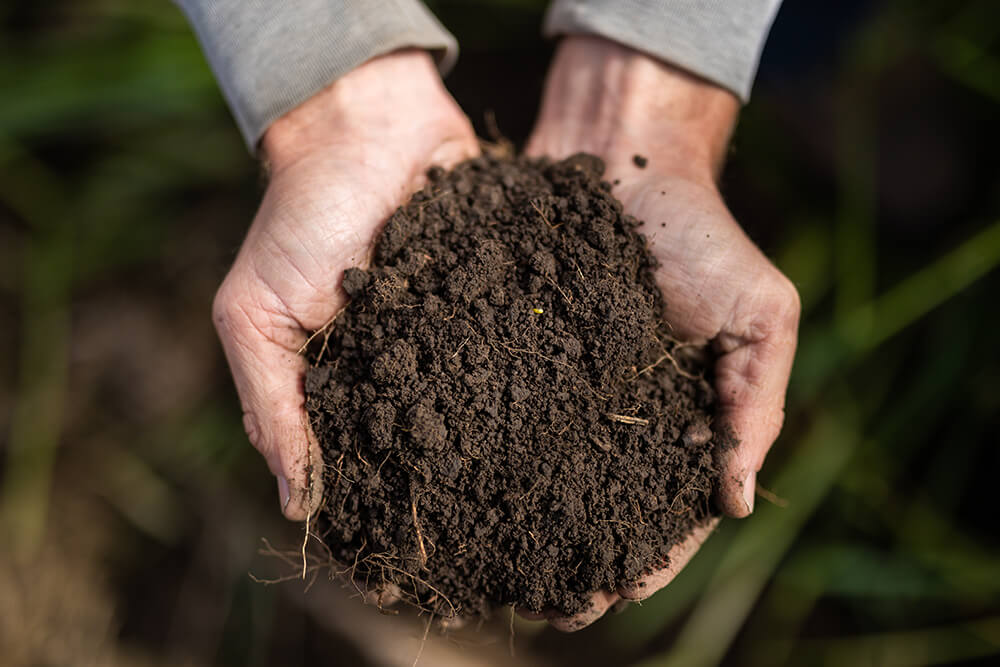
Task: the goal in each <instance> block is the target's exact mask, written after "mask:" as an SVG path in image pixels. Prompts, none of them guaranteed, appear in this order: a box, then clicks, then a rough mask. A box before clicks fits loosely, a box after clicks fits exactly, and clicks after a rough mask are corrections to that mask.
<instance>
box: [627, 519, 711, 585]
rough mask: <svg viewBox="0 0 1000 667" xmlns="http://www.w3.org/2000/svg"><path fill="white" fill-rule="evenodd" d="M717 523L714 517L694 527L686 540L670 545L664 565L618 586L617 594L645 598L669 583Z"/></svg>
mask: <svg viewBox="0 0 1000 667" xmlns="http://www.w3.org/2000/svg"><path fill="white" fill-rule="evenodd" d="M718 525H719V519H717V518H716V519H712V520H710V521H709V522H708V523H706V524H703V525H701V526H698V527H697V528H695V529H694V530H693V531H691V534H690V535H689V536H688V538H687V539H686V540H684V541H683V542H681V543H680V544H677V545H675V546H673V547H671V549H670V551H669V552H667V566H666V567H664V568H663V569H660V570H657V571H655V572H652V573H650V574H647V575H646V576H644V577H642V578H641V579H639V581H637V582H635V583H634V584H630V585H628V586H620V587H619V588H618V594H619V595H620V596H621V597H622V598H623V599H625V600H632V601H636V600H645V599H646V598H648V597H649V596H650V595H652V594H653V593H655V592H657V591H658V590H660V589H661V588H663V587H664V586H666V585H667V584H669V583H670V582H671V581H673V580H674V577H676V576H677V575H678V574H680V571H681V570H683V569H684V566H685V565H687V564H688V561H690V560H691V558H692V557H693V556H694V555H695V553H697V551H698V549H699V548H701V545H702V543H703V542H704V541H705V540H706V539H708V536H709V535H711V534H712V531H714V530H715V528H716V526H718Z"/></svg>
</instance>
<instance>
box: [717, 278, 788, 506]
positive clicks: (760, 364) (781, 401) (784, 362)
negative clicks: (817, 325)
mask: <svg viewBox="0 0 1000 667" xmlns="http://www.w3.org/2000/svg"><path fill="white" fill-rule="evenodd" d="M774 275H775V276H776V277H775V278H773V279H772V284H771V285H770V286H767V287H765V288H764V289H763V290H761V292H759V294H762V295H763V296H762V297H760V298H758V299H757V302H756V303H754V304H749V305H748V306H747V307H745V308H740V309H739V311H738V312H740V311H741V312H744V313H747V314H746V315H737V318H736V319H737V321H734V322H730V323H729V324H727V326H726V327H724V329H723V333H721V334H719V336H717V337H716V340H715V346H716V348H717V350H718V351H719V352H720V353H721V356H720V357H719V358H718V359H717V360H716V365H715V383H716V390H717V391H718V394H719V407H718V416H719V420H720V424H721V425H723V426H729V427H730V428H731V429H732V431H733V432H734V433H735V435H736V437H737V439H738V440H739V444H737V445H736V446H735V447H732V448H729V449H725V448H723V449H720V450H718V451H717V454H716V459H717V465H718V467H719V469H720V473H721V474H720V480H719V484H718V487H717V489H716V493H715V497H716V503H717V504H718V506H719V508H720V509H721V510H722V511H723V512H724V513H726V514H727V515H729V516H733V517H744V516H747V515H748V514H750V513H751V512H752V511H753V507H754V489H755V488H756V474H757V471H758V470H760V468H761V466H762V465H763V463H764V457H765V456H766V455H767V452H768V450H769V449H770V448H771V445H772V444H773V443H774V441H775V440H776V439H777V437H778V433H779V432H780V431H781V426H782V423H783V422H784V417H785V391H786V389H787V387H788V378H789V376H790V374H791V370H792V361H793V359H794V357H795V346H796V338H797V335H798V322H799V308H800V306H799V298H798V293H797V292H796V291H795V288H794V287H793V286H792V284H791V283H790V282H789V281H788V280H787V279H785V278H784V277H783V276H781V274H779V273H777V271H775V272H774ZM728 332H738V333H735V334H734V333H728Z"/></svg>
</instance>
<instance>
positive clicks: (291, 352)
mask: <svg viewBox="0 0 1000 667" xmlns="http://www.w3.org/2000/svg"><path fill="white" fill-rule="evenodd" d="M239 281H240V277H239V271H238V269H234V272H233V274H231V276H230V277H227V279H226V281H225V282H224V283H223V286H222V287H221V288H220V289H219V293H218V294H217V296H216V300H215V304H214V306H213V321H214V322H215V326H216V330H217V331H218V333H219V339H220V340H221V341H222V346H223V349H224V350H225V353H226V359H227V360H228V362H229V367H230V369H231V371H232V374H233V379H234V381H235V383H236V390H237V392H238V394H239V396H240V403H241V404H242V406H243V425H244V428H245V430H246V432H247V436H248V437H249V439H250V442H251V444H253V446H254V447H255V448H256V449H257V450H258V451H259V452H260V453H261V454H262V455H263V456H264V458H265V459H266V461H267V464H268V467H269V468H270V470H271V472H272V473H273V474H274V475H275V476H276V477H277V478H278V490H279V502H280V503H281V509H282V511H283V512H284V514H285V516H286V517H287V518H289V519H292V520H295V521H301V520H304V519H306V518H307V517H308V516H309V515H310V514H311V513H312V512H315V511H316V510H317V509H318V508H319V504H320V501H321V499H322V496H323V482H322V474H321V473H322V453H321V451H320V448H319V444H318V442H317V441H316V438H315V436H314V435H313V434H312V429H311V428H310V426H309V419H308V415H307V414H306V411H305V393H304V388H303V385H302V375H303V373H304V372H305V360H304V359H303V358H302V357H301V356H299V355H298V354H297V351H298V345H301V340H302V339H303V338H304V334H303V333H302V332H301V331H300V330H299V329H298V327H297V326H296V324H295V323H294V322H291V321H288V320H286V319H285V318H282V317H281V316H279V315H276V312H277V311H276V310H274V309H271V308H270V307H269V306H268V305H267V304H253V305H252V306H248V305H246V304H245V302H243V301H241V298H242V297H238V296H236V294H247V293H254V292H246V291H241V290H240V288H239V287H234V286H233V285H234V284H238V283H239Z"/></svg>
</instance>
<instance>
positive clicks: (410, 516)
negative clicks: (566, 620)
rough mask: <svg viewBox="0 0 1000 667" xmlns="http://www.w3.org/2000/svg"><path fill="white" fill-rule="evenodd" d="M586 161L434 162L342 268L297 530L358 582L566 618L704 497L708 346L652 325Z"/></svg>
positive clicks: (650, 560)
mask: <svg viewBox="0 0 1000 667" xmlns="http://www.w3.org/2000/svg"><path fill="white" fill-rule="evenodd" d="M635 163H636V165H637V166H640V167H643V166H645V159H644V158H641V156H636V157H635ZM603 169H604V167H603V164H602V163H601V161H600V160H599V159H597V158H595V157H593V156H590V155H576V156H573V157H571V158H568V159H566V160H563V161H561V162H552V161H548V160H544V159H543V160H534V159H528V158H498V157H491V156H484V157H481V158H477V159H474V160H470V161H467V162H465V163H463V164H461V165H459V166H458V167H457V168H456V169H454V170H453V171H450V172H445V171H443V170H441V169H434V170H431V171H430V172H429V174H428V183H427V185H426V186H425V187H424V188H423V189H422V190H421V191H419V192H417V193H416V194H415V195H414V196H413V198H412V199H411V200H410V202H409V203H408V204H406V205H405V206H403V207H401V208H400V209H399V210H397V211H396V212H395V213H394V214H393V215H392V216H391V217H390V218H389V220H388V222H387V223H386V226H385V229H384V230H383V232H382V234H381V235H380V237H379V239H378V241H377V244H376V248H375V252H374V256H373V262H372V266H370V267H364V268H352V269H348V270H347V271H346V272H345V274H344V279H343V285H344V289H345V290H346V291H347V292H348V294H349V295H350V296H351V298H352V301H351V303H350V305H349V306H348V307H347V308H346V309H345V310H344V311H343V312H342V313H341V314H340V315H339V316H338V318H337V319H336V321H335V322H333V324H332V325H331V326H330V327H329V329H328V331H327V332H324V335H323V336H321V337H317V339H316V340H314V341H313V342H312V343H311V344H310V346H309V350H308V352H307V355H308V356H309V359H310V362H311V366H312V367H311V369H310V370H309V372H308V373H307V376H306V387H305V388H306V395H307V409H308V411H309V416H310V419H311V421H312V424H313V427H314V431H315V433H316V436H317V437H318V439H319V442H320V443H321V445H322V448H323V453H324V461H325V462H326V468H325V483H326V497H325V498H324V504H323V508H322V511H321V512H320V514H319V516H317V517H314V519H313V521H314V532H316V533H317V534H319V535H320V536H321V537H322V539H323V540H324V542H325V543H326V545H327V546H328V547H329V549H330V552H331V554H332V555H333V557H334V558H335V559H336V560H338V561H339V562H341V563H345V564H348V566H349V571H350V573H351V576H352V577H353V579H354V581H355V582H356V583H357V584H358V585H359V586H360V587H364V588H366V589H368V590H373V589H379V590H385V589H386V588H387V587H388V586H389V585H395V586H396V587H397V588H398V590H399V595H400V597H401V598H402V599H404V600H406V601H409V602H411V603H413V604H417V605H420V606H422V607H423V608H425V609H427V610H428V611H430V612H432V613H433V614H435V615H436V616H439V617H445V618H448V617H452V616H454V615H455V614H456V613H457V614H460V615H489V614H490V612H491V611H493V610H496V609H498V608H499V607H501V606H509V605H513V606H515V607H517V608H523V609H527V610H531V611H535V612H540V611H542V610H544V609H556V610H558V611H560V612H563V613H566V614H574V613H578V612H581V611H583V610H585V609H586V608H587V606H588V604H589V599H590V596H591V594H592V593H593V592H595V591H597V590H600V589H614V588H616V587H618V586H623V585H628V584H631V583H633V582H635V581H636V580H637V579H639V578H640V577H641V576H642V575H643V574H645V573H647V572H649V571H651V570H652V569H653V568H655V567H659V566H661V565H662V563H663V562H664V559H665V558H666V556H667V553H668V552H669V550H670V548H671V547H672V546H674V545H675V544H678V543H680V542H681V541H682V540H683V539H684V538H685V537H686V536H687V534H688V533H689V532H690V531H691V530H692V528H693V527H695V526H697V525H700V524H703V523H704V522H706V521H708V520H709V519H710V518H711V516H713V514H714V513H715V510H714V508H713V507H712V505H711V502H710V495H711V491H712V487H713V485H714V484H715V482H716V478H717V473H716V470H715V468H714V465H713V456H712V454H713V450H714V449H715V448H716V447H719V446H723V445H728V446H731V442H728V440H731V436H729V435H728V434H727V433H726V432H722V431H718V430H715V429H713V428H712V427H711V414H712V410H713V407H714V402H715V393H714V391H713V389H712V386H711V384H710V379H711V366H710V360H708V359H707V354H700V355H699V354H698V353H697V351H696V350H692V349H691V348H693V346H691V345H690V344H680V343H677V342H676V341H673V339H672V338H670V335H669V328H668V327H667V325H666V324H665V323H664V322H663V321H662V319H661V313H662V311H663V302H662V297H661V295H660V292H659V290H658V288H657V286H656V283H655V281H654V278H653V269H654V268H655V262H654V260H653V259H652V257H651V255H650V254H649V252H648V249H647V246H646V241H645V239H644V238H643V237H642V236H641V235H640V234H639V233H638V232H637V231H636V230H637V227H638V226H639V222H638V221H637V220H635V219H634V218H631V217H630V216H627V215H625V214H624V213H623V211H622V205H621V203H620V202H618V201H617V200H616V199H615V198H614V197H613V196H612V195H611V193H610V190H611V186H610V184H608V183H607V182H604V181H602V180H601V175H602V173H603ZM664 341H665V342H664ZM681 348H684V349H681ZM321 351H322V352H321Z"/></svg>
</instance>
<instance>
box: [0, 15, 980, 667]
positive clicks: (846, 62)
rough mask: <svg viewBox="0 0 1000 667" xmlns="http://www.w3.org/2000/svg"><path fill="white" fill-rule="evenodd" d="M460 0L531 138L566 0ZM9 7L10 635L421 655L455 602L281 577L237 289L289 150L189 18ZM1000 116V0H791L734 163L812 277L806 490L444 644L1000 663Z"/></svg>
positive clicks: (103, 654)
mask: <svg viewBox="0 0 1000 667" xmlns="http://www.w3.org/2000/svg"><path fill="white" fill-rule="evenodd" d="M431 4H432V6H433V7H434V9H435V10H436V11H437V12H438V15H439V16H440V17H441V18H442V20H443V21H444V22H445V23H446V24H447V25H448V26H449V27H450V28H451V29H452V30H453V31H454V32H455V33H456V35H457V36H458V37H459V39H460V42H461V44H462V48H463V53H462V57H461V59H460V61H459V64H458V66H457V67H456V69H455V71H454V72H453V73H452V74H451V75H450V77H449V78H448V79H447V83H448V85H449V87H450V88H451V89H452V91H453V92H454V94H455V96H456V97H457V99H458V101H459V102H460V103H461V104H462V105H463V107H464V108H465V109H466V111H467V112H468V113H469V115H470V117H471V118H472V119H473V121H474V122H475V123H476V125H477V129H478V130H479V131H480V133H483V132H484V131H485V129H484V123H483V119H484V117H485V113H486V112H487V111H488V110H491V111H494V112H495V114H496V119H497V123H498V124H499V127H500V129H501V130H502V131H503V132H504V133H505V134H506V135H507V136H509V137H511V138H512V139H514V140H515V141H518V142H519V141H523V140H524V138H525V137H526V135H527V133H528V131H529V130H530V126H531V123H532V121H533V118H534V113H535V110H536V108H537V103H538V97H539V93H540V90H541V85H542V81H543V77H544V71H545V66H546V63H547V60H548V57H549V55H550V53H551V44H549V43H547V42H545V41H543V40H542V39H541V38H540V36H539V25H540V21H541V14H542V8H543V4H544V3H541V2H535V1H533V0H492V1H489V2H486V1H482V2H458V1H457V0H455V1H451V2H434V3H431ZM0 30H2V33H0V530H2V533H0V538H2V539H0V656H2V657H0V663H2V664H8V663H9V664H32V665H39V664H45V665H70V664H72V665H80V664H124V665H132V664H136V665H146V664H150V665H170V664H195V665H201V664H225V665H264V664H302V663H305V662H317V663H318V664H351V665H353V664H378V665H381V664H389V665H395V664H401V665H409V664H412V662H413V660H414V658H415V657H416V655H417V651H418V648H419V646H420V645H421V636H422V635H423V632H424V627H425V626H424V619H418V618H416V617H415V616H414V615H413V614H411V613H407V612H405V611H404V612H403V613H401V614H400V616H399V617H390V616H379V615H378V614H376V613H374V612H373V611H372V610H371V609H370V608H366V607H363V606H362V605H361V604H360V603H359V602H358V601H356V600H352V599H348V594H349V593H350V592H351V591H349V590H345V589H343V588H342V587H341V585H340V584H339V583H330V582H327V581H326V580H325V579H323V578H320V579H319V580H318V581H317V582H316V583H315V585H314V586H312V588H311V589H310V590H309V592H308V593H303V589H304V588H305V584H303V583H302V582H301V581H298V582H296V581H292V582H289V583H285V584H281V585H276V586H268V585H264V584H261V583H256V582H255V581H253V580H252V578H251V577H250V576H249V575H248V573H250V572H253V573H254V574H255V575H259V576H262V577H268V576H269V577H278V576H282V575H286V574H288V573H289V571H290V568H291V567H292V566H291V565H288V564H286V563H284V562H282V561H281V560H280V559H277V558H274V557H268V556H265V555H260V554H259V553H258V551H257V550H258V549H259V548H261V547H262V546H264V543H263V542H261V538H264V537H266V538H268V539H269V540H270V543H271V544H274V545H275V548H276V549H278V550H284V549H295V547H296V544H298V543H299V541H300V540H301V532H300V528H299V527H298V526H295V525H292V524H287V523H285V522H283V521H282V520H281V518H280V515H279V512H278V507H277V503H276V494H275V489H274V483H273V479H272V478H271V476H270V475H269V474H268V473H267V470H266V468H265V466H264V464H263V462H262V460H260V459H259V457H258V456H257V455H256V454H255V453H254V452H253V451H252V450H251V448H250V447H249V446H248V445H247V443H246V440H245V437H244V436H243V434H242V431H241V425H240V414H239V409H238V404H237V401H236V398H235V394H234V391H233V388H232V386H231V382H230V379H229V377H228V374H227V370H226V367H225V361H224V359H223V357H222V355H221V351H220V349H219V346H218V344H217V342H216V340H215V337H214V333H213V331H212V328H211V323H210V320H209V316H208V314H209V309H210V303H211V298H212V295H213V292H214V289H215V287H216V286H217V285H218V283H219V282H220V281H221V279H222V276H223V275H224V274H225V271H226V269H227V266H228V264H229V263H230V262H231V261H232V259H233V257H234V255H235V251H236V249H237V247H238V245H239V243H240V240H241V238H242V235H243V233H244V231H245V229H246V227H247V225H248V223H249V221H250V219H251V217H252V216H253V213H254V209H255V206H256V203H257V201H258V199H259V197H260V194H261V191H262V187H263V181H262V179H261V177H260V175H259V173H258V167H257V165H256V164H255V162H254V161H253V160H252V159H251V158H250V156H249V155H248V154H247V152H246V150H245V148H244V147H243V145H242V142H241V140H240V138H239V136H238V133H237V131H236V129H235V125H234V124H233V122H232V121H231V119H230V117H229V114H228V111H227V110H226V108H225V105H224V103H223V101H222V99H221V97H220V95H219V93H218V90H217V88H216V85H215V82H214V80H213V78H212V75H211V73H210V72H209V70H208V68H207V66H206V65H205V62H204V59H203V57H202V55H201V53H200V50H199V48H198V45H197V43H196V42H195V40H194V38H193V36H192V34H191V32H190V29H189V28H188V26H187V24H186V23H185V21H184V19H183V17H182V16H181V14H180V13H179V12H178V11H177V10H176V8H174V7H173V6H172V5H171V4H170V3H169V2H167V1H166V0H141V1H138V2H137V1H134V0H132V1H127V0H72V1H70V0H64V1H49V2H35V3H17V4H13V3H7V4H4V5H3V7H2V8H0ZM998 120H1000V4H998V3H996V2H995V1H992V0H979V1H970V2H954V1H946V0H931V1H929V2H920V3H915V2H903V1H902V0H898V1H885V2H870V3H864V2H849V3H826V4H824V3H814V2H806V1H805V0H788V1H786V2H785V6H784V7H783V9H782V10H781V12H780V13H779V15H778V19H777V22H776V23H775V26H774V29H773V31H772V34H771V37H770V39H769V42H768V45H767V48H766V50H765V53H764V57H763V61H762V64H761V68H760V75H759V77H758V80H757V86H756V88H755V90H754V93H753V100H752V101H751V103H750V105H749V106H748V107H746V109H745V110H744V112H743V115H742V119H741V122H740V126H739V128H738V130H737V133H736V136H735V138H734V141H733V146H732V151H731V157H730V160H729V164H728V167H727V169H726V171H725V174H724V175H723V178H722V189H723V192H724V194H725V196H726V198H727V201H728V202H729V204H730V206H731V207H732V209H733V211H734V213H735V214H736V216H737V218H738V219H739V220H741V222H742V223H743V224H744V225H745V227H746V228H747V230H748V232H749V233H750V234H751V236H752V237H753V238H754V239H755V240H757V241H758V243H760V244H761V246H762V247H763V249H764V250H765V252H767V254H768V255H769V256H770V257H772V258H773V260H774V261H775V262H776V263H777V264H778V265H779V266H780V267H781V268H782V270H783V271H785V272H786V274H787V275H788V276H789V277H790V278H791V279H792V280H793V281H794V282H795V283H796V285H797V286H798V288H799V290H800V292H801V295H802V300H803V308H804V317H803V324H802V330H801V339H800V348H799V354H798V357H797V360H796V367H795V371H794V376H793V381H792V386H791V389H790V393H789V398H788V421H787V426H786V428H785V431H784V434H783V436H782V437H781V439H780V440H779V442H778V443H777V445H776V446H775V448H774V450H773V452H772V454H771V456H770V457H769V459H768V463H767V465H766V466H765V468H764V470H763V472H762V473H761V476H760V480H761V483H762V484H763V486H764V487H766V488H767V489H769V490H770V491H771V492H773V494H775V495H774V500H775V502H774V503H769V502H767V501H766V500H765V499H763V498H759V499H758V511H757V512H756V513H755V515H754V516H753V517H752V518H750V519H748V520H746V521H742V522H735V521H730V522H727V523H724V525H723V526H722V528H721V529H720V530H719V531H718V533H717V534H716V535H715V536H714V537H713V538H712V539H711V540H709V542H708V543H707V544H706V546H705V547H704V548H703V549H702V551H701V553H700V554H699V556H698V557H697V558H696V559H695V560H694V561H693V562H692V564H691V565H690V566H689V567H688V568H687V570H685V572H684V573H683V574H682V575H681V577H679V578H678V579H677V580H676V581H675V582H674V583H673V584H672V585H671V586H670V587H669V588H668V589H667V590H664V591H663V592H661V593H659V594H658V595H656V596H655V597H654V598H652V599H650V600H648V601H646V602H645V603H644V604H642V605H641V607H640V606H636V605H633V606H632V607H631V608H630V609H628V610H627V611H625V612H624V613H622V614H619V615H615V616H610V617H609V618H607V619H605V620H603V621H601V622H599V623H597V624H596V625H595V626H593V627H592V628H590V629H587V630H585V631H583V632H580V633H577V634H575V635H561V634H559V633H556V632H554V631H552V630H551V629H548V628H547V627H546V626H545V625H544V624H533V623H528V622H524V621H521V620H520V619H518V620H516V621H515V622H514V623H513V625H512V626H511V625H510V623H511V621H510V619H509V617H508V616H507V615H506V613H504V614H501V615H500V616H501V617H500V618H498V619H494V621H492V622H489V623H487V624H485V625H484V626H483V628H482V629H481V630H479V631H475V628H473V629H467V630H463V631H461V632H457V633H452V634H450V635H448V636H447V637H442V636H441V635H440V634H439V633H438V632H437V630H432V631H431V632H430V641H429V642H428V643H427V645H426V646H425V647H424V649H423V651H424V652H423V654H422V656H421V662H422V664H432V665H444V664H455V665H473V664H504V663H510V664H515V663H522V664H539V665H545V664H552V665H562V664H575V665H576V664H595V665H604V664H622V665H625V664H643V665H672V664H678V665H695V664H716V663H719V662H724V663H727V664H734V665H779V664H789V665H800V664H831V665H842V664H848V665H852V664H856V665H865V664H878V665H887V664H905V665H911V664H912V665H922V664H951V663H958V662H980V663H982V664H987V663H991V661H995V660H996V659H997V655H998V654H1000V602H998V601H1000V536H998V532H1000V531H998V529H997V526H998V525H1000V522H998V519H997V512H996V508H997V506H998V502H997V498H998V494H997V492H996V488H997V486H998V485H997V482H996V479H997V475H998V471H1000V447H998V444H1000V443H998V435H997V433H998V429H1000V416H998V415H1000V391H998V387H1000V363H998V354H997V344H998V340H1000V338H998V333H997V332H998V325H1000V298H998V290H1000V273H998V271H997V270H996V268H997V266H998V264H1000V157H998V149H1000V129H998V123H997V121H998ZM512 631H513V643H514V645H515V651H516V658H512V657H511V656H510V651H509V647H508V644H509V642H510V640H511V632H512Z"/></svg>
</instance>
